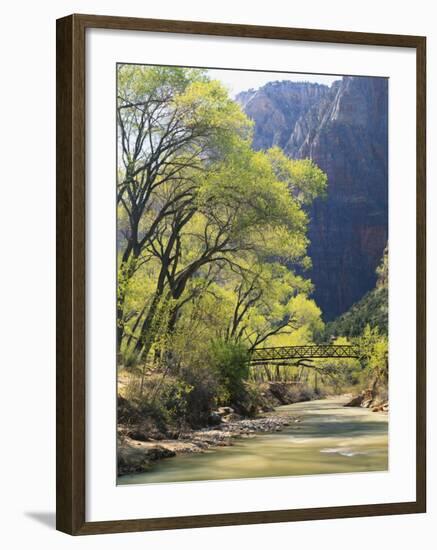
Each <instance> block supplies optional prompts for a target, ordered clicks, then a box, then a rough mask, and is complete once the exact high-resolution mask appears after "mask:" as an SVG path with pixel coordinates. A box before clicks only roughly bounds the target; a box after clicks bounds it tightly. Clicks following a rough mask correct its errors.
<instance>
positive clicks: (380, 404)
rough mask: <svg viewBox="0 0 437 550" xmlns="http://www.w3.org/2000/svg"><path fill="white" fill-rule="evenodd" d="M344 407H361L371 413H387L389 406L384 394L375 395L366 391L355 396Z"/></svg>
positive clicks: (370, 391)
mask: <svg viewBox="0 0 437 550" xmlns="http://www.w3.org/2000/svg"><path fill="white" fill-rule="evenodd" d="M344 406H345V407H363V408H365V409H370V410H371V411H373V412H388V409H389V404H388V399H387V395H386V394H383V395H381V394H377V393H375V392H374V391H372V390H370V389H368V390H363V391H362V392H361V393H360V394H358V395H355V396H354V397H352V399H350V400H349V401H348V402H347V403H346V404H345V405H344Z"/></svg>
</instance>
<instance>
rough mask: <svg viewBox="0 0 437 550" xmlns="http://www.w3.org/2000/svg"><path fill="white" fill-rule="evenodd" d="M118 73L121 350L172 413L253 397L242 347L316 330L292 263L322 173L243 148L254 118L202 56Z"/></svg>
mask: <svg viewBox="0 0 437 550" xmlns="http://www.w3.org/2000/svg"><path fill="white" fill-rule="evenodd" d="M117 78H118V98H117V121H118V152H119V154H118V159H119V165H118V179H117V208H118V210H117V219H118V239H117V240H118V296H117V334H118V346H119V349H118V351H119V353H118V359H119V363H120V364H121V365H124V366H126V367H129V368H130V369H132V370H133V371H134V372H135V373H143V374H142V375H141V376H142V381H141V384H140V385H139V389H138V393H139V394H140V395H141V399H142V400H143V401H144V403H148V404H149V405H150V406H151V407H152V408H154V410H155V409H156V411H158V412H157V414H158V413H159V414H158V416H159V415H161V417H164V416H165V415H166V414H167V419H168V420H169V421H174V418H175V417H180V419H181V421H184V422H187V423H188V424H190V425H193V426H197V425H202V424H204V423H205V422H206V421H207V418H208V416H209V414H210V412H211V410H212V409H213V407H215V406H216V405H217V404H219V403H227V402H237V401H239V402H240V403H242V402H243V401H244V402H245V403H246V405H244V407H245V410H248V411H249V410H255V409H256V406H255V403H256V401H257V396H256V391H255V390H254V389H253V388H252V390H250V389H249V387H250V384H249V385H248V383H247V379H248V375H249V367H248V362H247V358H248V350H250V349H251V348H253V347H255V346H263V345H275V344H276V345H292V344H293V343H307V342H310V341H312V339H313V338H314V335H316V334H318V333H320V332H321V331H322V330H323V323H322V320H321V312H320V310H319V308H318V307H317V305H316V304H315V303H314V301H313V300H312V299H311V297H310V295H311V292H312V290H313V287H312V283H311V281H309V280H308V279H306V278H304V277H303V276H299V275H297V274H296V271H297V268H299V269H301V268H307V267H309V266H310V264H311V262H310V259H309V257H308V256H307V247H308V238H307V224H308V214H307V207H308V205H309V204H311V202H312V201H313V200H314V198H315V197H317V196H320V195H323V194H324V193H325V190H326V185H327V178H326V175H325V174H324V173H323V172H322V171H321V170H320V169H319V168H318V167H317V166H316V165H315V164H314V163H313V162H312V161H311V160H309V159H305V160H291V159H289V158H287V157H286V156H285V155H284V153H283V152H282V151H281V150H280V149H279V148H272V149H270V150H268V151H254V150H253V149H252V127H253V123H252V122H251V121H250V120H249V118H248V117H247V116H246V115H245V114H244V113H243V112H242V110H241V108H240V106H239V105H238V104H237V103H236V102H235V101H233V100H232V99H231V98H230V97H229V95H228V93H227V91H226V90H225V89H224V88H223V86H222V85H221V84H220V83H219V82H218V81H214V80H210V79H209V78H208V76H207V74H206V72H205V71H203V70H199V69H183V68H177V67H153V66H147V67H146V66H138V65H124V64H123V65H119V66H118V73H117ZM301 271H302V269H301ZM144 372H147V373H148V376H147V377H146V378H144ZM149 375H150V376H149ZM152 382H153V383H152ZM242 406H243V405H242ZM159 411H161V412H159Z"/></svg>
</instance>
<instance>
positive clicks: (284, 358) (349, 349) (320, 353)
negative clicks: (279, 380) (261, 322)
mask: <svg viewBox="0 0 437 550" xmlns="http://www.w3.org/2000/svg"><path fill="white" fill-rule="evenodd" d="M331 358H335V359H339V358H341V359H360V358H361V353H360V349H359V347H358V346H336V345H334V344H327V345H309V346H286V347H274V348H255V349H254V350H253V351H252V353H251V355H250V359H249V362H250V364H251V365H252V366H256V365H265V364H275V365H277V364H281V365H286V364H290V362H291V361H298V362H299V363H300V362H301V361H302V360H311V359H331Z"/></svg>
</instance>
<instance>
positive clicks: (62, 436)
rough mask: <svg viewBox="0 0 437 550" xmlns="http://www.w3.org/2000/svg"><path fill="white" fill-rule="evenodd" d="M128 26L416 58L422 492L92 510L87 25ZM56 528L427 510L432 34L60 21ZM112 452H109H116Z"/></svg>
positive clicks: (123, 528)
mask: <svg viewBox="0 0 437 550" xmlns="http://www.w3.org/2000/svg"><path fill="white" fill-rule="evenodd" d="M90 29H100V30H102V29H105V30H116V31H120V32H137V33H159V34H160V35H163V36H166V35H167V34H173V35H174V34H177V35H180V34H181V35H190V36H196V37H208V36H210V37H228V38H240V39H245V40H274V41H286V42H288V41H293V42H298V43H320V44H326V45H333V44H334V45H335V44H346V45H357V46H363V47H375V46H376V47H383V48H387V49H394V48H400V49H408V50H412V51H414V52H415V61H416V98H415V99H416V137H415V142H416V158H415V159H414V160H415V163H416V187H415V196H416V326H415V333H416V366H415V369H416V371H415V373H416V388H415V400H416V409H415V410H416V419H415V431H416V441H415V495H416V496H415V499H412V500H409V501H403V502H387V503H380V502H378V503H374V504H372V503H370V504H359V505H341V506H329V507H325V506H323V507H317V506H316V507H304V508H293V509H275V510H265V511H240V512H232V513H226V511H223V513H216V514H209V513H208V514H202V513H199V514H195V515H191V514H190V515H178V516H169V517H148V518H147V517H146V518H140V519H137V518H132V519H111V520H102V521H94V520H92V521H89V520H88V519H87V502H88V497H87V490H86V486H87V468H86V453H87V436H86V425H87V415H88V411H89V401H88V399H87V394H86V387H87V382H86V380H87V372H86V369H87V356H86V330H87V325H86V310H87V272H86V263H87V237H86V235H87V234H86V219H87V218H86V209H87V189H86V168H87V149H86V119H87V115H88V111H87V107H88V105H86V101H85V97H86V74H87V67H86V63H87V62H86V59H87V57H86V56H87V49H86V33H87V32H88V31H89V30H90ZM56 48H57V72H56V78H57V94H56V105H57V107H56V108H57V146H56V159H57V167H56V179H57V199H56V209H57V230H56V238H57V256H56V261H57V380H56V391H57V407H56V436H57V442H56V451H57V461H56V471H57V474H56V477H57V481H56V496H57V511H56V516H57V520H56V521H57V523H56V526H57V529H58V530H60V531H63V532H65V533H68V534H70V535H85V534H101V533H102V534H103V533H119V532H131V531H148V530H161V529H184V528H195V527H210V526H225V525H242V524H260V523H276V522H291V521H307V520H318V519H333V518H348V517H362V516H378V515H394V514H411V513H423V512H425V511H426V305H425V299H426V288H425V287H426V267H425V266H426V229H425V224H426V39H425V38H424V37H421V36H407V35H390V34H373V33H358V32H346V31H329V30H313V29H295V28H285V27H261V26H251V25H240V24H238V25H234V24H223V23H208V22H188V21H172V20H154V19H137V18H130V17H111V16H98V15H82V14H74V15H70V16H68V17H64V18H62V19H59V20H58V21H57V38H56ZM109 460H110V459H109Z"/></svg>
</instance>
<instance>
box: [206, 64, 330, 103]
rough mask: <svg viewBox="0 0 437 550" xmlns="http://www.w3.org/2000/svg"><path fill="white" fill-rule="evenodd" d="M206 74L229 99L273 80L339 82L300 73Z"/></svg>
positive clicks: (228, 71)
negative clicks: (223, 89) (222, 86)
mask: <svg viewBox="0 0 437 550" xmlns="http://www.w3.org/2000/svg"><path fill="white" fill-rule="evenodd" d="M208 74H209V75H210V77H211V78H212V79H214V80H220V81H221V82H222V84H224V85H225V86H226V88H227V89H228V90H229V93H230V95H231V97H235V96H236V95H237V94H238V93H240V92H242V91H244V90H249V88H254V89H257V88H260V87H261V86H264V84H266V83H267V82H272V81H274V80H291V81H294V82H318V83H319V84H327V85H328V86H329V85H330V84H332V82H334V81H335V80H340V79H341V76H331V75H319V74H300V73H271V72H264V71H236V70H231V69H208Z"/></svg>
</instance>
